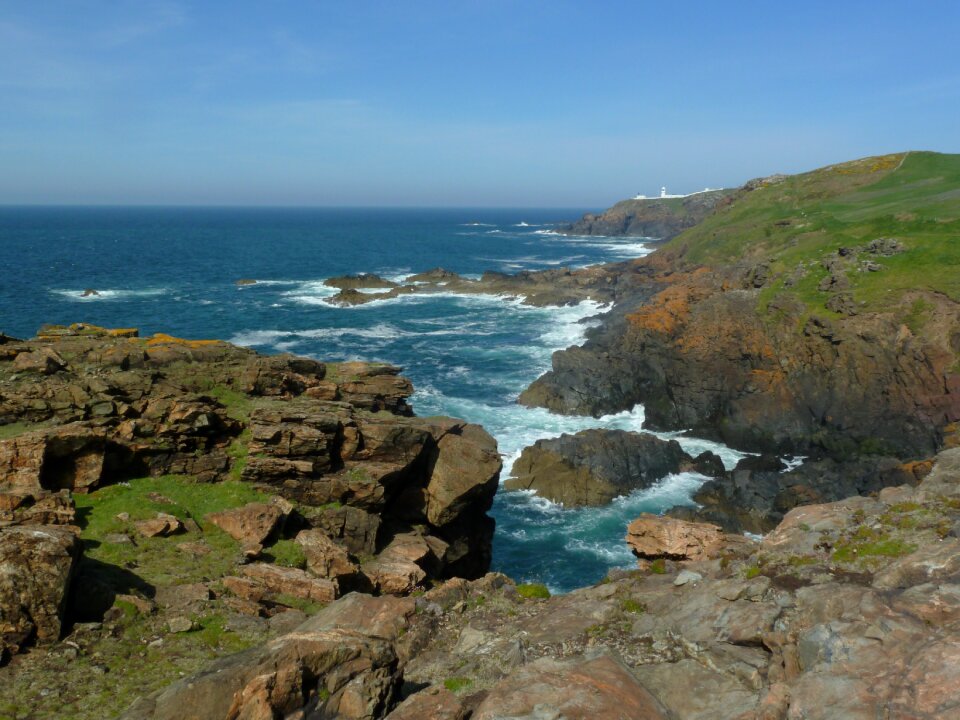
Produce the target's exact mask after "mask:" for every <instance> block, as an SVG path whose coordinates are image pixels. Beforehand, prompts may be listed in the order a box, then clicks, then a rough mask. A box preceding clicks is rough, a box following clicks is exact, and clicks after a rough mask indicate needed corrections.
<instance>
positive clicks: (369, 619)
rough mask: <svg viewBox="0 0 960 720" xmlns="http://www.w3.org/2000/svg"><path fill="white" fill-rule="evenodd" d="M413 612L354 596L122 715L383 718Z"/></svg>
mask: <svg viewBox="0 0 960 720" xmlns="http://www.w3.org/2000/svg"><path fill="white" fill-rule="evenodd" d="M413 614H414V603H413V601H412V600H410V599H400V598H389V597H385V598H376V597H372V596H370V595H361V594H357V593H351V594H350V595H347V596H346V597H344V598H341V599H340V600H339V601H337V602H335V603H332V604H331V605H329V606H328V607H326V608H324V609H323V610H321V611H320V612H318V613H317V614H316V615H314V616H313V617H311V618H309V619H307V620H306V621H305V622H304V623H303V624H302V625H300V626H299V627H297V628H296V629H294V630H293V631H292V632H290V633H287V634H285V635H281V636H280V637H278V638H275V639H274V640H271V641H269V642H268V643H266V644H264V645H263V646H261V647H258V648H254V649H251V650H248V651H246V652H244V653H241V654H239V655H234V656H231V657H227V658H222V659H220V660H218V661H216V662H215V663H214V664H213V665H212V666H211V667H209V668H207V669H206V670H204V671H202V672H200V673H196V674H194V675H192V676H190V677H187V678H184V679H183V680H181V681H179V682H177V683H175V684H173V685H172V686H170V687H168V688H166V689H164V690H162V691H159V692H156V693H154V694H152V695H151V696H149V697H147V698H143V699H141V700H138V701H137V702H136V703H135V704H134V705H133V707H131V708H130V709H129V710H128V711H127V712H126V713H124V715H122V716H121V717H122V718H123V720H210V719H212V718H232V719H240V718H243V719H245V720H253V719H255V718H256V719H259V718H263V719H264V720H272V719H273V718H276V717H291V716H292V717H297V716H298V715H300V716H315V717H325V718H343V719H344V720H373V719H374V718H381V717H383V716H385V715H386V714H387V711H388V709H389V708H390V706H391V704H392V703H393V702H394V698H395V697H396V694H397V691H398V690H399V687H400V684H401V682H402V676H401V673H400V672H399V671H398V658H397V653H396V650H395V647H394V644H395V642H396V641H397V639H398V638H399V636H400V635H401V630H404V629H405V628H406V626H407V619H408V618H409V617H411V616H412V615H413Z"/></svg>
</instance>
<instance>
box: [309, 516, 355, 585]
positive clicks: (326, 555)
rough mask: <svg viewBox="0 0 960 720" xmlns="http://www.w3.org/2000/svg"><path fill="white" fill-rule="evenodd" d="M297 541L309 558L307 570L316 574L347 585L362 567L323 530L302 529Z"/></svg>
mask: <svg viewBox="0 0 960 720" xmlns="http://www.w3.org/2000/svg"><path fill="white" fill-rule="evenodd" d="M296 541H297V544H298V545H300V547H302V548H303V553H304V555H305V556H306V558H307V570H309V571H310V572H312V573H313V574H314V575H318V576H320V577H323V578H329V579H331V580H336V581H337V582H338V584H340V585H341V586H344V587H345V586H346V585H348V584H349V582H350V580H351V579H352V578H353V577H355V576H356V574H357V572H358V571H359V569H360V568H359V566H358V565H357V564H356V563H355V562H354V561H353V560H351V559H350V553H349V552H348V551H347V549H346V548H345V547H344V546H343V545H340V544H338V543H336V542H334V541H333V540H331V539H330V538H329V537H328V536H327V534H326V533H325V532H324V531H322V530H316V529H313V530H301V531H300V532H299V533H297V537H296Z"/></svg>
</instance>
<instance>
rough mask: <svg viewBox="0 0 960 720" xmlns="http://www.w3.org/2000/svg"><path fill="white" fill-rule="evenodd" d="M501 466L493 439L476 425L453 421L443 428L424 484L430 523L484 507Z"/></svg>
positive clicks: (440, 523)
mask: <svg viewBox="0 0 960 720" xmlns="http://www.w3.org/2000/svg"><path fill="white" fill-rule="evenodd" d="M502 467H503V463H502V461H501V460H500V455H499V453H498V452H497V441H496V440H494V439H493V437H492V436H491V435H490V433H488V432H487V431H486V430H484V429H483V428H482V427H480V426H479V425H468V424H463V423H457V424H455V425H454V426H453V427H451V428H450V429H449V431H447V432H444V433H443V434H442V435H441V436H440V437H439V438H438V440H437V455H436V461H435V462H434V463H433V469H432V472H431V473H430V478H429V480H428V482H427V487H426V498H427V508H426V510H427V513H426V514H427V519H428V520H429V521H430V524H432V525H434V526H436V527H443V526H444V525H448V524H450V523H451V522H453V521H454V520H456V519H457V518H458V517H460V516H461V515H462V514H463V513H464V511H465V510H467V509H468V508H471V509H477V510H487V509H488V508H489V507H490V504H491V503H492V501H493V495H494V493H495V492H496V489H497V484H498V482H499V480H500V469H501V468H502Z"/></svg>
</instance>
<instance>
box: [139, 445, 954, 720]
mask: <svg viewBox="0 0 960 720" xmlns="http://www.w3.org/2000/svg"><path fill="white" fill-rule="evenodd" d="M958 520H960V449H953V450H949V451H945V452H943V453H941V454H940V455H939V456H938V457H937V458H936V462H935V464H934V465H933V468H932V471H931V472H930V473H929V475H927V476H926V477H925V479H923V481H922V482H920V484H919V485H918V486H916V487H914V486H901V487H891V488H887V489H885V490H883V491H882V492H881V493H880V494H879V496H878V497H877V498H863V497H854V498H850V499H847V500H844V501H840V502H836V503H831V504H824V505H810V506H806V507H801V508H795V509H793V510H791V511H790V512H789V513H788V514H787V516H786V517H785V519H784V521H783V522H782V523H781V524H780V525H779V527H777V528H776V530H775V531H774V532H772V533H770V534H769V535H768V536H767V537H766V538H764V539H763V541H762V542H757V541H750V540H747V539H745V538H743V537H735V536H723V535H722V534H721V533H720V532H719V530H718V529H717V528H715V527H714V528H709V527H708V528H702V527H701V528H691V527H690V526H688V525H687V524H684V523H678V522H677V521H671V520H670V519H664V518H649V517H644V518H641V519H640V524H642V525H643V526H644V527H645V528H647V529H652V534H651V533H647V532H646V531H645V532H644V533H643V536H644V537H656V538H658V539H657V540H656V542H655V543H654V545H655V547H651V549H650V551H649V552H646V551H645V552H644V554H645V555H646V556H647V557H653V556H656V557H657V558H658V559H659V564H656V563H654V564H650V565H648V566H647V569H642V570H632V571H614V572H613V573H611V575H610V577H608V578H607V579H606V581H605V582H603V583H602V584H600V585H597V586H595V587H588V588H582V589H579V590H575V591H573V592H571V593H568V594H566V595H562V596H558V597H551V598H548V599H545V600H544V599H526V598H525V597H524V595H525V593H520V592H518V587H517V586H515V585H514V584H513V583H512V582H511V581H509V580H508V579H507V578H504V577H503V576H499V575H493V574H491V575H488V576H486V577H484V578H481V579H478V580H474V581H465V580H462V579H454V580H450V581H448V582H446V583H444V584H441V585H439V586H437V587H435V588H433V589H431V590H429V591H427V592H426V593H425V594H424V595H423V596H422V597H419V598H416V599H413V598H392V597H386V596H385V597H379V598H371V597H368V596H361V595H349V596H347V597H344V598H341V599H340V600H338V601H336V602H334V603H332V604H331V605H329V606H328V607H327V608H325V609H324V610H322V611H321V612H320V613H318V614H317V615H316V616H314V617H313V618H311V619H310V620H309V621H307V622H306V623H305V624H304V625H302V626H301V627H299V628H297V629H296V630H295V631H294V632H293V633H290V634H288V635H286V636H281V637H280V638H278V639H277V640H275V641H273V642H272V643H270V644H268V645H266V646H265V647H264V648H262V649H258V650H255V651H248V653H246V654H244V655H239V656H236V657H235V658H231V659H226V660H221V661H219V663H218V664H217V665H216V666H215V667H214V669H215V670H217V671H218V672H216V674H214V672H213V671H212V670H211V671H207V672H204V673H201V674H199V675H195V676H193V677H188V678H184V679H183V680H181V681H180V682H178V683H176V684H175V685H174V686H172V687H171V688H170V689H168V690H166V691H163V692H160V693H158V694H155V695H153V696H152V697H150V698H147V699H145V700H143V701H141V702H140V703H138V704H137V705H136V706H135V707H134V708H133V709H132V710H131V711H130V712H129V713H128V714H127V715H126V716H125V717H126V718H129V719H131V720H132V719H133V718H137V719H138V720H147V719H148V718H165V717H173V713H175V712H183V708H191V707H193V703H197V705H196V707H198V708H202V709H203V711H204V712H205V713H207V714H206V715H204V716H203V717H209V718H221V717H223V718H227V717H230V718H232V717H261V716H262V717H270V715H269V714H268V713H269V712H273V713H287V714H289V713H295V712H298V711H302V712H303V713H304V715H306V716H308V717H309V716H310V714H311V713H314V714H315V715H316V716H318V717H326V716H332V715H333V713H334V712H339V713H341V715H340V716H342V717H386V718H389V719H390V720H409V719H411V718H425V717H429V718H432V719H433V720H463V719H464V718H478V717H479V718H490V719H491V720H492V719H493V718H504V717H513V718H516V717H527V718H559V717H566V718H570V719H571V720H572V719H581V718H582V719H583V720H587V719H588V718H597V717H604V718H606V717H610V718H625V719H630V720H633V719H634V718H651V719H653V720H659V719H660V718H684V719H691V720H718V719H719V720H787V719H788V718H800V717H803V718H809V719H810V720H833V719H834V718H847V717H851V718H858V717H864V718H867V717H889V718H896V719H900V718H902V719H904V720H906V718H946V717H952V716H953V715H955V714H956V713H957V710H958V709H960V663H958V660H960V585H958V580H960V562H958V558H960V539H958V538H957V537H956V535H957V532H958V531H957V530H956V528H957V527H958V525H957V523H958ZM658 524H659V526H660V529H662V528H668V531H667V532H666V533H663V532H660V529H657V528H654V526H655V525H658ZM707 535H709V538H707ZM693 537H696V538H698V540H697V541H693V542H691V538H693ZM700 540H703V542H700ZM707 546H709V547H710V548H711V550H710V551H709V552H703V550H704V549H705V548H706V547H707ZM328 633H336V637H337V641H338V642H339V643H341V644H342V646H343V648H344V652H348V653H356V654H355V655H354V654H351V655H350V657H351V658H353V659H352V660H351V661H349V662H347V663H346V665H345V669H343V670H342V671H340V672H339V673H337V672H333V671H331V670H330V669H329V668H328V666H327V665H326V664H325V663H321V662H320V661H319V658H321V657H323V658H325V657H329V656H328V655H327V653H329V652H331V649H330V645H329V644H327V642H326V641H327V640H328V639H331V635H328ZM381 643H382V644H381ZM293 648H296V653H294V652H292V649H293ZM304 668H306V669H308V670H309V671H310V672H304ZM358 668H362V671H358ZM331 673H333V674H331ZM354 673H355V674H354ZM345 675H346V676H349V677H351V678H353V679H352V680H350V681H348V682H344V676H345ZM217 681H219V682H217ZM215 682H216V686H214V683H215ZM348 687H355V694H354V695H352V696H351V699H350V702H349V704H347V703H346V702H345V700H344V697H345V692H346V691H345V688H348ZM340 693H344V694H340ZM384 698H389V699H388V700H384ZM324 703H328V704H324ZM334 708H336V710H334ZM244 713H247V714H244ZM255 713H263V714H262V715H258V714H255ZM324 713H327V714H326V715H324ZM351 713H358V714H351ZM362 713H367V714H362ZM188 717H189V715H188Z"/></svg>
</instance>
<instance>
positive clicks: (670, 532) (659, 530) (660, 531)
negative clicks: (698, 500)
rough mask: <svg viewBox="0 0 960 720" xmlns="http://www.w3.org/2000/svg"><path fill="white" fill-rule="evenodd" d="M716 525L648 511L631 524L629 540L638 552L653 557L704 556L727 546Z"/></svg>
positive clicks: (647, 557)
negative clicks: (652, 513) (687, 520)
mask: <svg viewBox="0 0 960 720" xmlns="http://www.w3.org/2000/svg"><path fill="white" fill-rule="evenodd" d="M723 541H724V537H723V532H722V531H721V529H720V528H718V527H717V526H716V525H707V524H706V523H691V522H685V521H683V520H676V519H674V518H669V517H660V516H657V515H650V514H649V513H644V514H643V515H641V516H640V517H639V518H637V519H636V520H634V521H633V522H632V523H630V525H628V526H627V544H628V545H629V546H630V549H631V550H632V551H633V553H634V555H637V556H638V557H640V558H642V559H648V560H653V559H656V558H668V559H671V560H702V559H704V558H707V557H710V556H712V555H714V554H716V553H717V552H718V551H719V550H720V549H721V547H722V546H723Z"/></svg>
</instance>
